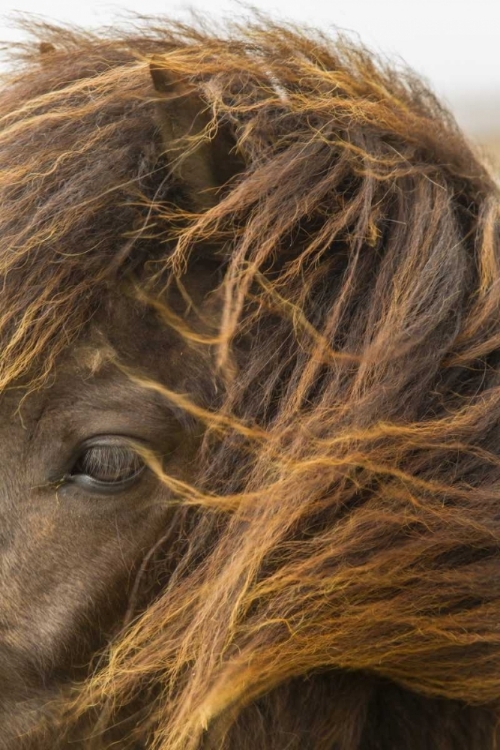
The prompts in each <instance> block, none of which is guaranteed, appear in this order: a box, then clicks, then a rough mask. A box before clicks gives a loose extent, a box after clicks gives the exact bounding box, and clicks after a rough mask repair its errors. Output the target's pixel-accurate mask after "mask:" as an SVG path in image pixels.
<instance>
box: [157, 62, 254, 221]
mask: <svg viewBox="0 0 500 750" xmlns="http://www.w3.org/2000/svg"><path fill="white" fill-rule="evenodd" d="M149 69H150V73H151V78H152V80H153V85H154V87H155V89H156V91H157V92H158V93H159V94H161V95H162V100H160V101H159V102H158V118H159V124H160V129H161V134H162V138H163V146H164V149H165V153H166V155H167V158H168V159H169V162H170V167H171V169H172V172H173V174H174V175H175V176H176V177H178V178H179V180H180V181H182V183H183V184H184V186H185V187H186V188H187V192H188V195H189V198H190V202H191V204H192V205H193V207H194V208H195V210H197V211H203V210H206V209H208V208H211V207H212V206H214V205H215V204H216V203H217V200H218V191H219V189H220V188H221V187H222V186H223V185H224V184H226V183H227V182H228V180H230V179H231V177H233V176H234V175H235V174H237V173H238V172H241V171H242V170H243V169H244V163H243V160H242V159H241V157H240V156H239V155H238V153H237V150H236V140H235V138H234V135H233V134H232V132H231V129H230V127H229V125H228V124H227V123H218V124H217V125H216V126H215V127H212V125H213V123H212V117H211V115H210V111H209V105H208V104H207V102H206V101H204V100H203V98H202V96H201V95H200V93H199V92H198V91H197V90H196V89H195V88H194V87H193V86H191V85H190V84H188V83H186V82H184V81H182V80H176V79H175V78H173V77H172V76H171V74H170V73H169V72H168V71H167V70H165V68H164V67H163V66H162V64H161V62H160V61H159V59H155V58H153V59H152V61H151V63H150V66H149Z"/></svg>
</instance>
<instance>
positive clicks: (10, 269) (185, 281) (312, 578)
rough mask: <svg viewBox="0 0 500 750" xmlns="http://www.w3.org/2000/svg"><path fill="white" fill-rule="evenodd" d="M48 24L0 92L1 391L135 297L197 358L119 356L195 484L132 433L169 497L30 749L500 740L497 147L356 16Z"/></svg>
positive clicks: (271, 749)
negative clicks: (480, 150) (184, 431)
mask: <svg viewBox="0 0 500 750" xmlns="http://www.w3.org/2000/svg"><path fill="white" fill-rule="evenodd" d="M32 31H33V32H34V34H35V35H36V37H37V38H38V39H41V40H42V42H43V43H42V44H41V46H39V45H37V44H32V43H27V44H25V45H20V46H17V47H13V48H12V49H11V50H10V55H11V61H12V64H11V67H12V70H13V72H11V73H10V74H9V75H8V76H5V79H4V84H3V87H2V93H1V95H0V121H1V130H0V196H1V197H0V205H1V210H0V226H1V237H2V244H1V247H0V276H1V284H2V304H1V309H0V337H1V340H2V357H1V359H0V387H1V388H2V389H3V390H5V392H7V391H8V390H9V388H12V387H13V386H14V385H15V386H16V387H17V386H18V385H19V384H21V385H22V387H23V388H25V389H26V393H28V394H29V393H31V392H35V391H37V390H39V389H43V388H47V387H50V383H51V382H52V379H53V378H54V377H55V374H56V373H57V372H58V363H59V362H60V360H61V357H63V356H64V354H65V352H67V351H68V350H71V349H72V347H75V346H77V345H78V342H79V341H80V340H82V337H83V336H85V335H87V333H88V331H89V329H90V328H91V327H92V325H93V320H94V319H97V318H98V317H99V315H100V313H101V312H102V310H103V309H104V307H105V305H106V304H108V303H109V300H111V299H114V298H115V297H116V295H117V294H119V295H121V296H122V297H123V298H126V299H130V300H131V301H132V304H133V305H134V306H135V308H134V309H147V310H148V311H150V312H152V313H154V315H155V319H156V320H157V321H160V322H161V324H162V326H163V327H164V329H165V331H167V332H170V334H169V335H175V336H176V337H178V338H180V339H182V340H183V341H184V342H185V344H186V346H187V347H188V348H189V347H191V350H192V351H196V352H199V358H198V364H197V369H196V377H194V378H193V377H191V379H190V381H189V382H190V384H191V385H190V387H189V389H188V388H187V386H186V382H187V381H182V382H180V385H179V388H178V389H175V388H172V387H170V386H169V384H168V383H167V382H162V381H161V380H155V379H152V378H149V377H148V376H147V375H146V374H145V372H144V367H143V365H144V360H143V361H135V362H132V363H130V362H128V363H123V362H121V361H120V360H119V359H116V361H113V366H114V367H118V368H121V371H122V372H124V373H125V374H126V375H127V377H128V378H130V379H132V380H133V382H134V383H135V384H136V385H137V386H140V387H141V388H145V389H149V390H154V392H155V394H156V395H157V397H158V398H160V399H161V400H164V401H165V402H167V403H168V404H169V405H170V406H171V407H172V408H173V409H175V410H176V413H178V414H181V415H182V416H181V417H180V418H182V419H184V420H185V421H186V424H190V425H191V428H192V429H196V430H197V431H198V433H199V436H200V437H199V442H198V443H197V449H196V458H195V460H194V461H193V462H192V463H191V465H190V476H189V477H188V478H187V479H186V478H185V479H183V480H182V481H181V480H180V479H178V478H175V476H172V474H171V473H170V472H169V471H167V470H166V468H165V466H164V465H163V463H162V460H161V457H158V456H156V455H154V453H152V452H150V451H147V450H146V449H144V451H143V452H142V459H143V460H144V461H146V463H147V464H148V466H149V471H150V472H152V474H153V475H154V476H155V478H156V481H157V482H161V483H164V484H165V485H166V486H167V487H168V488H169V490H170V491H171V493H172V508H173V520H172V521H171V522H169V526H168V529H166V528H165V529H164V532H163V534H159V535H158V538H157V539H155V546H154V547H151V550H150V552H149V553H148V554H147V555H145V556H144V559H142V562H141V561H140V560H139V561H138V564H139V570H138V573H137V578H136V585H135V588H134V589H133V592H132V594H133V597H134V602H131V603H129V608H128V610H127V612H128V613H127V615H126V616H125V618H124V619H123V617H122V615H121V614H120V615H118V614H117V615H116V622H115V623H114V624H115V626H116V627H115V630H114V631H113V636H112V637H111V636H110V638H109V642H107V643H105V644H104V649H100V650H99V652H98V653H96V656H98V658H96V659H94V660H93V662H92V664H90V663H89V665H88V666H87V668H86V672H85V674H84V675H80V678H79V679H78V680H77V679H76V678H75V679H73V678H72V679H71V680H69V679H64V675H62V676H61V679H60V689H59V691H58V696H57V699H54V700H51V701H50V702H47V705H46V706H45V709H44V711H43V712H42V714H41V717H40V721H39V722H38V721H37V722H36V726H31V725H30V730H29V732H28V731H26V733H25V738H24V740H25V741H26V746H27V747H33V748H45V747H47V748H50V747H54V746H55V744H54V743H55V740H54V739H50V738H51V737H52V738H54V737H57V741H58V742H59V743H60V744H59V745H58V746H60V747H68V748H69V747H73V746H75V747H82V748H83V747H85V748H92V749H93V750H94V749H95V748H111V747H118V748H123V749H124V750H132V749H133V748H151V750H153V749H154V750H201V749H203V750H206V749H208V748H217V749H218V750H285V749H286V750H403V749H404V750H431V749H432V750H493V749H494V748H496V747H497V743H498V741H499V740H500V732H499V731H498V730H497V723H498V720H499V719H500V703H499V701H500V512H499V507H500V505H499V503H500V456H499V450H498V447H499V430H500V370H499V366H500V354H499V351H500V349H499V347H500V294H499V289H500V219H499V205H500V204H499V194H498V189H497V186H496V185H495V182H494V179H493V178H492V176H491V174H490V173H489V172H488V169H487V167H486V166H484V165H483V164H482V163H481V161H480V160H479V158H478V156H477V155H476V154H475V153H474V152H473V150H471V147H470V145H469V144H468V143H467V142H466V140H465V139H464V137H463V136H462V134H461V133H460V131H459V129H458V128H457V126H456V125H455V123H454V121H453V119H452V117H451V116H450V115H449V114H448V113H447V112H446V111H445V110H444V109H443V108H442V107H441V106H440V104H439V103H438V102H437V101H436V99H435V98H434V96H433V95H432V94H431V93H430V92H429V91H428V90H427V89H426V88H425V86H423V85H422V83H421V82H420V81H419V80H418V79H417V78H416V77H415V76H414V75H413V74H412V73H411V72H409V71H407V70H400V69H398V70H395V69H392V68H390V67H388V66H387V65H386V64H385V63H383V62H381V61H379V60H377V59H375V58H374V57H373V56H372V55H371V54H370V53H368V52H367V51H366V50H364V49H362V48H360V47H359V46H353V45H352V44H351V43H350V42H349V40H347V39H345V38H340V37H339V38H337V39H335V40H331V39H328V38H326V37H325V36H324V35H322V34H321V33H319V32H314V31H307V32H302V31H299V30H298V29H295V28H292V27H290V26H286V25H283V26H277V25H274V24H273V23H271V22H269V21H267V20H265V19H264V20H262V19H256V20H254V22H252V23H251V24H245V25H244V26H237V25H235V26H233V27H231V28H225V29H223V30H221V29H212V28H208V27H207V26H204V25H203V24H201V23H198V24H197V25H196V24H193V25H183V24H179V23H174V22H172V21H170V20H168V19H156V20H154V21H151V20H150V21H142V22H140V23H139V24H138V26H137V28H132V29H131V30H130V31H128V32H126V31H123V32H119V33H118V32H116V34H113V33H111V32H110V31H109V30H107V31H105V32H103V33H102V34H95V35H92V34H87V33H84V32H80V31H78V32H77V31H74V30H72V29H66V28H53V27H50V26H38V27H34V28H32ZM200 285H201V286H202V287H203V290H202V293H201V298H202V299H207V298H209V297H210V298H211V299H213V300H214V302H213V305H212V307H211V308H210V310H211V312H210V315H208V313H207V314H206V315H205V316H204V315H203V314H202V313H200V320H199V325H197V324H192V323H190V322H189V321H188V315H187V312H186V311H187V310H189V311H191V302H190V299H189V297H190V296H192V295H191V293H190V292H188V291H186V290H190V289H191V290H192V289H194V288H195V287H197V288H199V286H200ZM172 290H175V293H176V295H177V297H176V299H183V300H184V302H183V303H180V302H177V303H175V304H174V303H173V302H171V299H172V294H173V292H172ZM113 295H115V296H113ZM123 330H124V331H125V330H126V329H125V328H124V329H123ZM104 333H105V331H104ZM127 335H129V336H130V337H134V336H135V335H137V334H136V333H135V329H134V327H133V326H131V327H130V329H129V330H128V329H127ZM146 340H147V337H146ZM154 346H156V345H155V344H154V341H153V338H152V339H151V343H150V351H153V347H154ZM156 351H158V350H156ZM165 356H167V354H166V355H165ZM110 359H113V355H111V354H110ZM146 359H147V356H146ZM175 366H176V367H178V368H180V367H182V363H177V365H175ZM152 578H154V580H155V581H156V582H157V583H158V585H157V586H156V587H154V590H152V589H151V585H150V581H151V580H152ZM146 582H149V583H148V584H147V586H146ZM84 584H85V581H82V585H84ZM148 586H149V588H148ZM0 593H1V592H0ZM61 596H62V594H61ZM71 627H76V626H75V625H74V624H72V623H68V629H69V628H71ZM110 632H111V631H110ZM82 637H83V634H82ZM68 674H69V672H68ZM52 732H54V734H51V733H52ZM24 740H23V741H24ZM71 741H75V742H78V743H79V744H76V745H72V744H70V742H71ZM19 742H20V743H21V740H19ZM30 743H31V744H30ZM44 743H45V744H44ZM51 743H52V744H51ZM19 746H20V745H19ZM16 747H17V745H16Z"/></svg>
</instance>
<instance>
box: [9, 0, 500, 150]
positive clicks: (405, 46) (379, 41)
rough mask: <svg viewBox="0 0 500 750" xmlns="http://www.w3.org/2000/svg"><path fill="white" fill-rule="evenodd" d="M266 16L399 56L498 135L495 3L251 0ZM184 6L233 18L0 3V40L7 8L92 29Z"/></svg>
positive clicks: (459, 111)
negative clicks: (336, 30)
mask: <svg viewBox="0 0 500 750" xmlns="http://www.w3.org/2000/svg"><path fill="white" fill-rule="evenodd" d="M252 4H253V5H254V6H256V7H258V8H261V9H264V10H266V11H267V12H269V13H271V14H272V15H273V16H274V17H278V18H286V19H288V20H295V21H298V22H299V23H300V22H303V23H304V22H305V23H307V24H309V25H313V26H318V27H320V28H322V29H327V28H328V27H330V28H333V27H334V26H338V27H340V28H342V29H348V30H350V31H352V32H354V33H355V34H357V35H359V37H360V39H361V40H362V41H363V42H365V43H366V44H368V46H370V47H372V48H373V49H375V50H378V51H381V52H383V53H384V54H386V55H388V56H390V57H399V58H402V59H404V60H405V61H406V62H407V63H409V64H410V65H411V66H412V67H413V68H414V69H415V70H416V71H418V72H419V73H420V74H422V75H423V76H424V77H425V78H426V79H427V80H428V81H429V82H430V84H431V86H432V88H433V89H434V90H435V91H436V92H437V93H438V94H439V95H440V96H441V98H444V100H445V101H446V102H447V103H448V104H449V105H450V107H451V108H452V109H453V110H454V111H455V113H456V116H457V118H458V120H459V121H460V122H461V124H462V125H463V126H464V127H465V128H466V129H467V130H468V131H469V132H472V133H476V134H478V135H479V137H481V138H483V137H486V138H488V137H489V136H490V135H493V136H495V134H499V133H500V0H342V1H340V0H323V1H321V0H269V2H265V0H254V2H253V3H252ZM187 7H193V8H196V9H198V10H203V11H205V12H207V13H209V14H212V15H214V16H217V17H220V16H228V17H234V16H241V15H244V14H245V13H246V12H248V11H245V8H244V7H241V6H239V5H238V3H236V2H233V1H232V0H191V1H190V2H189V3H188V2H182V0H122V1H121V2H116V3H102V2H96V1H95V0H88V1H87V2H83V1H81V0H0V14H1V18H0V38H2V39H12V38H16V36H17V37H18V36H19V32H16V31H14V30H13V29H12V28H11V26H10V22H9V14H11V13H12V12H13V11H22V12H29V13H35V14H38V15H42V16H45V17H46V18H47V19H50V20H59V21H64V22H72V23H76V24H82V25H84V26H91V27H92V26H93V27H95V26H100V25H102V24H109V23H110V22H113V20H114V19H116V17H117V16H119V14H120V11H124V10H132V11H139V12H141V13H143V14H150V13H151V14H153V13H165V14H175V15H179V14H182V13H183V11H185V9H186V8H187Z"/></svg>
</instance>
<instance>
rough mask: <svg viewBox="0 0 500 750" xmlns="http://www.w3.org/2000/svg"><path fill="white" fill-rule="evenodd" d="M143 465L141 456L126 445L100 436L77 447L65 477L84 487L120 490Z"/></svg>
mask: <svg viewBox="0 0 500 750" xmlns="http://www.w3.org/2000/svg"><path fill="white" fill-rule="evenodd" d="M144 468H145V467H144V462H143V460H142V459H141V457H140V456H139V455H138V454H137V452H136V451H135V450H134V449H133V448H132V447H131V446H130V445H128V444H127V443H124V442H118V441H116V440H112V439H107V440H106V439H102V440H99V441H97V442H95V441H94V442H93V443H91V444H87V445H86V446H85V447H84V448H83V449H82V450H81V451H80V453H79V455H78V457H77V459H76V461H75V463H74V464H73V467H72V469H71V471H70V472H69V476H68V479H69V480H70V481H72V482H75V483H76V484H79V485H82V486H84V487H85V488H87V489H95V490H99V491H114V490H121V489H125V488H127V487H128V486H130V485H131V484H133V483H134V482H135V481H136V479H138V477H139V475H140V474H141V473H142V471H143V469H144Z"/></svg>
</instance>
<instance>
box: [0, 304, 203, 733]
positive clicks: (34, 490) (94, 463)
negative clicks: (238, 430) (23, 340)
mask: <svg viewBox="0 0 500 750" xmlns="http://www.w3.org/2000/svg"><path fill="white" fill-rule="evenodd" d="M111 351H112V352H113V354H114V355H117V356H118V357H119V358H120V359H121V361H125V362H126V363H127V364H128V365H129V366H133V367H134V366H135V367H139V368H140V370H141V372H142V373H144V374H146V375H147V376H148V377H151V378H154V379H155V380H158V381H160V382H163V383H165V384H167V385H168V386H169V387H177V388H183V387H184V388H186V387H188V384H187V378H188V373H189V371H190V361H193V360H196V362H195V363H194V364H196V363H197V364H196V366H197V367H198V368H199V365H200V357H199V356H198V357H196V356H194V355H193V353H190V352H188V351H186V347H185V346H184V345H182V344H181V343H180V342H179V340H177V341H175V340H174V337H173V336H172V335H171V334H168V333H167V332H166V331H165V330H164V328H163V327H162V326H160V325H158V324H156V323H155V322H154V321H153V320H151V319H150V318H146V317H143V316H142V315H138V314H137V313H136V312H134V310H133V308H132V306H129V307H127V306H126V305H125V306H124V305H122V306H121V309H120V310H119V311H118V310H117V309H116V307H115V309H114V312H113V313H112V314H110V311H109V310H108V311H107V312H106V314H105V315H103V316H102V320H101V322H100V323H97V324H96V325H95V326H94V327H93V329H92V331H91V332H90V334H89V336H88V337H87V338H86V339H84V340H82V341H80V342H79V343H78V345H77V346H75V347H74V348H72V349H71V350H69V351H68V352H67V354H66V356H65V358H64V361H62V362H60V364H59V365H58V367H57V373H56V376H55V377H54V378H53V379H52V380H51V382H50V383H48V384H47V385H46V386H45V387H43V388H41V389H40V390H37V391H35V392H32V393H28V394H27V392H26V390H25V389H23V388H21V387H20V388H13V389H11V390H10V391H8V392H6V393H4V394H3V395H2V397H1V399H0V465H1V471H0V516H1V526H0V528H1V539H2V549H1V554H0V581H1V590H0V597H1V601H2V608H1V610H0V705H1V707H2V713H3V717H2V716H1V715H0V725H1V726H2V732H3V741H4V742H6V743H7V744H6V745H5V746H6V747H9V748H10V747H14V746H15V747H18V745H17V744H16V742H19V740H16V739H14V737H15V736H18V735H19V734H21V733H23V732H24V731H26V730H28V729H29V728H30V722H31V721H33V722H35V721H37V718H39V716H38V708H39V706H41V704H42V703H45V702H46V701H47V699H48V698H49V697H50V694H51V693H52V691H54V693H55V692H56V691H57V688H58V687H60V684H61V681H65V680H67V679H70V678H74V677H78V676H79V675H80V674H81V673H82V671H83V673H84V672H85V669H86V667H85V665H88V663H89V660H90V658H91V656H92V654H93V653H94V652H95V651H96V650H97V649H98V648H99V647H100V646H101V645H103V644H104V643H105V642H106V641H107V640H108V639H109V638H110V637H111V635H112V634H113V633H115V632H116V630H117V629H119V627H120V626H121V625H122V624H123V618H124V615H125V613H126V612H127V607H128V606H130V594H131V590H132V589H133V585H134V581H135V580H136V575H137V571H138V569H139V567H140V565H141V561H143V560H144V558H145V555H146V554H147V553H148V550H150V549H151V548H152V546H154V544H155V541H156V540H157V539H158V537H159V536H161V534H162V533H165V529H166V528H167V525H168V519H169V516H171V515H172V497H171V496H169V493H168V490H166V488H165V487H164V486H163V485H162V483H161V482H159V481H158V480H157V479H156V477H155V476H154V475H153V474H152V472H151V471H150V470H148V469H146V468H145V467H144V466H143V464H142V463H141V461H140V459H139V458H138V456H137V454H136V453H135V452H134V451H133V450H131V447H130V446H131V445H132V444H134V445H142V446H144V447H146V448H148V449H150V450H152V451H154V453H155V454H156V455H158V456H160V457H161V459H162V462H163V465H164V467H165V470H166V471H167V472H168V473H169V474H172V475H174V476H177V477H181V478H182V477H186V476H187V475H188V474H189V462H190V457H191V455H192V452H193V449H194V446H195V445H196V442H197V438H196V435H195V434H194V428H193V427H192V426H187V425H186V424H183V423H182V421H180V419H179V418H177V416H176V415H175V414H174V413H173V412H172V410H171V409H170V408H169V407H168V405H167V404H166V403H165V402H164V400H163V399H160V398H159V397H158V395H155V394H154V393H153V392H151V391H148V390H146V389H144V388H142V387H140V386H137V385H134V383H133V382H131V380H130V379H129V378H128V377H127V375H125V374H123V372H121V371H120V370H119V369H118V368H117V367H115V366H114V365H112V364H111V363H110V362H109V353H110V352H111ZM9 731H11V734H12V740H11V743H13V744H10V743H9V740H8V739H7V738H8V736H9ZM0 747H4V745H2V742H1V741H0Z"/></svg>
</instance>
